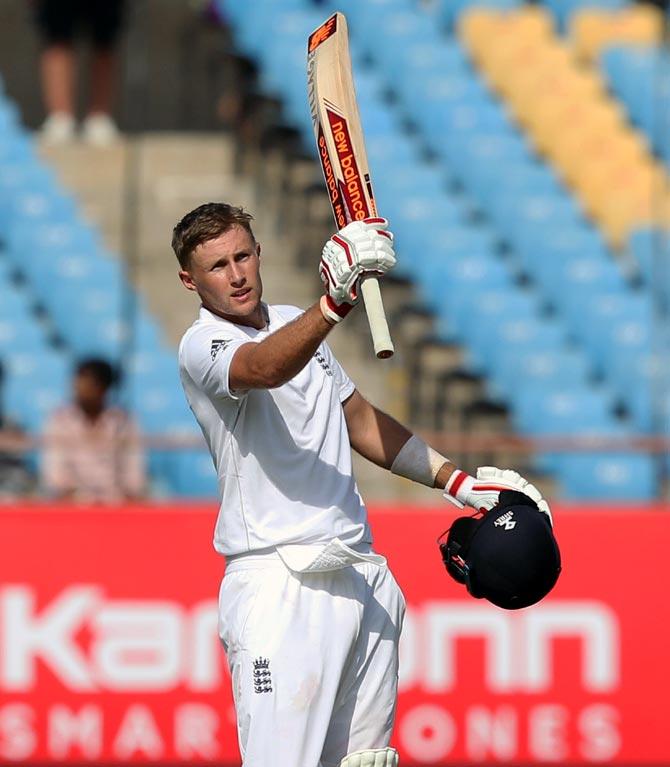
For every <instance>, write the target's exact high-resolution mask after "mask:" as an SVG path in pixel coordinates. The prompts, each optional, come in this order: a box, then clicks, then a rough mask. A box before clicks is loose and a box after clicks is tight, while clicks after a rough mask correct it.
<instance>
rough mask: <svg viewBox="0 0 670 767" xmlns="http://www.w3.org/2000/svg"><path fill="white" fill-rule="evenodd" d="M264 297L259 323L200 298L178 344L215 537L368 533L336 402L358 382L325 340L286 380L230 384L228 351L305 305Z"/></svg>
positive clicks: (236, 540) (247, 542)
mask: <svg viewBox="0 0 670 767" xmlns="http://www.w3.org/2000/svg"><path fill="white" fill-rule="evenodd" d="M263 306H264V307H265V309H266V313H267V316H269V323H268V325H267V326H266V328H264V329H263V330H256V329H255V328H250V327H246V326H243V325H235V324H234V323H232V322H229V321H228V320H224V319H223V318H221V317H218V316H217V315H215V314H213V313H212V312H210V311H208V310H207V309H205V308H204V307H201V309H200V316H199V318H198V319H197V320H196V322H194V324H193V325H192V326H191V327H190V328H189V329H188V330H187V331H186V333H185V334H184V337H183V338H182V340H181V343H180V345H179V371H180V376H181V381H182V385H183V387H184V391H185V393H186V399H187V400H188V403H189V405H190V407H191V410H192V411H193V413H194V415H195V417H196V419H197V421H198V423H199V424H200V428H201V429H202V432H203V434H204V435H205V439H206V440H207V443H208V445H209V449H210V451H211V453H212V458H213V460H214V466H215V467H216V472H217V475H218V482H219V492H220V494H221V507H220V509H219V515H218V518H217V522H216V531H215V535H214V547H215V549H216V550H217V551H219V552H220V553H222V554H225V555H233V554H242V553H245V552H249V551H256V550H258V549H264V548H267V547H271V546H278V545H281V544H317V543H327V542H329V541H331V540H332V539H333V538H336V537H337V538H339V539H340V541H342V542H343V543H345V544H347V545H354V544H358V543H366V542H371V536H370V529H369V527H368V523H367V511H366V509H365V505H364V503H363V500H362V498H361V496H360V493H359V492H358V488H357V486H356V481H355V480H354V477H353V471H352V464H351V447H350V444H349V435H348V431H347V425H346V422H345V419H344V410H343V408H342V403H343V402H344V400H346V399H347V398H348V397H349V396H350V395H351V394H352V393H353V392H354V388H355V387H354V384H353V383H352V381H351V380H350V379H349V378H348V376H347V374H346V373H345V372H344V370H343V369H342V367H341V366H340V364H339V363H338V362H337V360H336V359H335V357H334V356H333V354H332V352H331V351H330V349H329V348H328V345H327V344H326V343H322V344H321V345H320V346H319V348H318V350H317V352H316V353H315V355H314V356H313V357H312V359H311V360H310V361H309V363H308V364H307V365H306V366H305V367H304V368H303V369H302V370H301V371H300V372H299V373H298V375H296V376H295V377H294V378H293V379H292V380H290V381H289V382H288V383H286V384H284V385H283V386H280V387H278V388H276V389H250V390H249V391H244V392H233V391H231V390H230V386H229V382H228V374H229V370H230V363H231V360H232V358H233V355H234V354H235V351H236V350H237V349H238V348H239V347H240V346H241V345H242V344H245V343H249V342H250V341H253V342H260V341H262V340H263V339H264V338H266V337H267V336H268V335H269V334H270V333H273V332H274V331H276V330H277V329H279V328H280V327H282V326H283V325H285V324H287V323H288V322H290V321H291V320H293V319H295V318H296V317H298V316H299V315H300V314H301V313H302V310H300V309H298V308H296V307H293V306H267V305H265V304H263Z"/></svg>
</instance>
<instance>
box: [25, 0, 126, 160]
mask: <svg viewBox="0 0 670 767" xmlns="http://www.w3.org/2000/svg"><path fill="white" fill-rule="evenodd" d="M123 6H124V0H35V19H36V23H37V27H38V30H39V32H40V35H41V38H42V42H43V46H44V47H43V50H42V55H41V61H40V67H41V78H42V92H43V97H44V102H45V108H46V111H47V118H46V121H45V122H44V125H43V126H42V135H43V137H44V139H45V141H47V142H49V143H54V144H58V143H66V142H68V141H71V140H72V139H73V138H74V136H75V104H74V102H75V95H74V94H75V65H76V51H75V45H74V43H75V40H76V39H77V37H78V36H79V35H86V36H87V37H88V38H90V40H91V43H92V47H93V50H92V52H91V57H92V58H91V79H90V84H89V88H90V96H89V102H88V110H87V114H86V117H85V119H84V123H83V126H82V135H83V137H84V139H85V140H86V141H88V142H89V143H91V144H94V145H97V146H106V145H108V144H110V143H112V142H113V141H114V140H115V139H116V138H117V137H118V129H117V127H116V124H115V123H114V120H113V119H112V116H111V113H112V104H113V101H114V91H115V82H116V65H117V62H116V51H115V49H116V44H117V42H118V38H119V33H120V31H121V25H122V20H123V10H124V7H123Z"/></svg>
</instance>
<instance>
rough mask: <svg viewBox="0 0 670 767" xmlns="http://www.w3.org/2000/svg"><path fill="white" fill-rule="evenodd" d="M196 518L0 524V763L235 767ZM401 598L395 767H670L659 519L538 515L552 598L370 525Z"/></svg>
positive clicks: (663, 517)
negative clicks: (516, 603) (482, 586)
mask: <svg viewBox="0 0 670 767" xmlns="http://www.w3.org/2000/svg"><path fill="white" fill-rule="evenodd" d="M214 514H215V512H214V511H213V510H212V509H211V508H202V507H200V508H185V507H166V506H153V507H152V506H148V507H134V508H125V509H68V508H64V507H44V506H33V507H25V508H6V509H4V510H1V511H0V763H2V764H6V763H30V764H34V763H38V762H40V763H56V762H69V763H75V762H84V761H87V762H89V761H90V762H104V763H108V764H112V763H114V764H125V763H136V762H144V763H146V762H156V763H160V764H162V765H165V764H183V763H206V762H218V763H224V764H231V765H234V764H239V754H238V751H237V741H236V735H235V726H234V711H233V707H232V698H231V693H230V689H229V679H228V676H227V670H226V666H225V660H224V658H223V653H222V651H221V649H220V646H219V644H218V641H217V632H216V624H217V611H216V595H217V590H218V585H219V580H220V578H221V576H222V573H223V561H222V559H221V558H220V557H218V556H217V555H216V554H215V553H214V552H213V550H212V548H211V538H212V529H213V523H214ZM371 516H372V524H373V530H374V533H375V540H376V548H377V550H379V551H381V552H382V553H385V554H386V555H387V556H388V558H389V561H390V564H391V566H392V568H393V570H394V572H395V574H396V577H397V579H398V581H399V583H400V584H401V586H402V587H403V589H404V591H405V594H406V596H407V601H408V615H407V621H406V625H405V630H404V636H403V644H402V647H401V680H400V684H401V692H400V698H399V704H398V717H397V723H396V730H395V737H394V741H395V745H396V746H397V747H398V748H399V750H400V752H401V758H402V759H401V763H402V764H417V765H418V764H445V765H447V764H462V763H463V762H468V763H473V764H478V763H480V764H497V763H514V764H515V765H518V764H539V763H552V762H554V763H561V764H591V763H600V764H602V763H613V764H631V765H632V764H635V765H643V764H656V765H661V764H663V765H667V764H670V738H668V735H667V725H666V719H667V715H666V713H665V710H666V705H665V698H666V690H667V689H668V688H669V687H670V663H668V661H667V655H668V647H670V621H668V620H667V591H668V588H667V587H668V565H667V556H668V551H670V514H668V513H664V512H663V511H662V510H656V511H652V510H648V509H645V510H635V509H629V510H625V511H624V510H612V511H607V510H593V509H588V510H584V511H582V512H580V511H579V510H561V509H557V510H556V518H557V532H558V537H559V542H560V544H561V549H562V554H563V561H564V571H563V574H562V576H561V579H560V581H559V584H558V586H557V588H556V589H555V591H554V592H553V593H552V595H551V596H550V597H549V598H548V599H546V600H545V601H544V602H542V603H541V604H540V605H537V606H535V607H533V608H531V609H529V610H522V611H519V612H505V611H502V610H499V609H498V608H495V607H492V606H491V605H489V604H488V603H486V602H483V601H479V600H473V599H471V598H469V597H468V596H467V595H466V594H465V592H464V591H463V590H462V589H461V588H460V587H458V586H457V584H455V583H453V582H451V581H450V580H449V579H448V578H447V576H446V574H445V572H444V569H443V567H442V564H441V561H440V558H439V553H438V550H437V548H436V546H435V540H436V538H437V536H438V534H439V533H440V532H441V531H442V530H443V529H444V528H445V527H446V526H447V525H448V523H449V520H450V519H452V518H453V514H451V513H450V512H449V511H447V510H445V509H444V508H443V507H442V508H440V509H439V510H438V509H435V510H426V509H409V508H379V509H376V510H373V511H372V515H371Z"/></svg>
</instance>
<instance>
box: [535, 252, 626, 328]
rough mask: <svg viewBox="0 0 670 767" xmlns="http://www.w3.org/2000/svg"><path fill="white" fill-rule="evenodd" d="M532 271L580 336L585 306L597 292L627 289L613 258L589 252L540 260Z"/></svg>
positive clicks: (544, 292)
mask: <svg viewBox="0 0 670 767" xmlns="http://www.w3.org/2000/svg"><path fill="white" fill-rule="evenodd" d="M529 274H530V275H531V276H532V277H533V279H534V280H535V281H536V282H537V284H538V286H539V287H540V289H541V290H542V292H543V294H544V296H545V298H546V299H547V301H548V302H549V303H550V304H551V305H552V306H554V307H556V308H558V309H559V310H560V311H561V312H562V313H563V315H564V316H565V318H566V319H567V321H568V323H569V324H570V326H571V327H573V329H575V333H577V334H578V335H579V336H581V333H580V332H579V330H580V328H581V323H582V317H583V309H584V306H585V305H586V304H588V303H589V302H590V301H591V299H592V297H593V296H594V295H596V294H601V293H603V292H608V293H621V294H624V293H625V291H626V290H627V284H626V281H625V280H624V278H623V276H622V274H621V271H620V270H619V267H618V265H617V264H616V263H615V262H614V261H613V260H612V259H611V258H599V257H593V256H589V255H585V256H572V257H570V258H565V259H563V260H558V259H555V258H553V259H550V258H547V259H544V260H538V261H537V262H536V263H535V264H534V268H533V269H532V270H529Z"/></svg>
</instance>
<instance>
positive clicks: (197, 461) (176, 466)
mask: <svg viewBox="0 0 670 767" xmlns="http://www.w3.org/2000/svg"><path fill="white" fill-rule="evenodd" d="M168 465H169V466H170V477H169V482H170V485H171V487H172V489H173V491H174V492H175V493H176V494H177V495H178V496H180V497H182V498H194V499H216V498H217V497H218V495H219V487H218V481H217V477H216V470H215V469H214V466H213V464H212V457H211V456H210V454H209V452H208V451H207V450H181V451H178V452H176V453H175V454H174V455H173V456H171V458H170V459H169V460H168Z"/></svg>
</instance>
